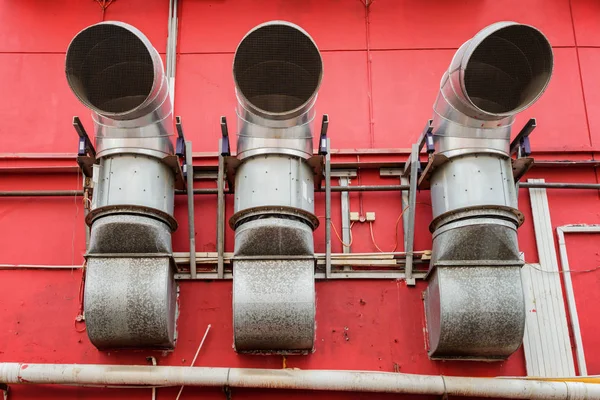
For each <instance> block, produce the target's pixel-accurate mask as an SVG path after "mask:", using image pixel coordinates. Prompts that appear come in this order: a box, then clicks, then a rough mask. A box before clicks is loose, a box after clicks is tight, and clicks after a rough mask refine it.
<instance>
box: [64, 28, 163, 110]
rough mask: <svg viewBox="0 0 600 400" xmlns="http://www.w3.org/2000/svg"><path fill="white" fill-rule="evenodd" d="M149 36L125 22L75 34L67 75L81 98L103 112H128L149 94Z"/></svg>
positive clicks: (151, 78)
mask: <svg viewBox="0 0 600 400" xmlns="http://www.w3.org/2000/svg"><path fill="white" fill-rule="evenodd" d="M147 43H148V40H147V39H146V38H145V37H144V36H143V35H142V34H141V33H139V31H137V29H135V28H133V27H130V26H129V25H126V24H121V23H118V24H115V23H100V24H97V25H92V26H90V27H88V28H86V29H84V30H83V31H81V32H80V33H78V34H77V36H75V38H74V39H73V40H72V41H71V44H70V45H69V48H68V50H67V61H66V75H67V81H68V82H69V86H70V87H71V90H73V92H74V93H75V95H76V96H77V97H78V98H79V100H80V101H81V102H82V103H83V104H84V105H86V106H87V107H89V108H91V109H92V110H94V111H96V112H98V113H99V114H103V115H121V114H125V113H128V112H130V111H132V110H134V109H136V108H138V107H139V106H141V105H142V104H143V103H144V101H145V100H146V99H147V98H148V96H149V95H150V93H151V92H152V88H153V85H154V78H155V76H154V75H155V72H154V61H153V58H152V54H151V53H150V51H152V50H153V49H152V48H149V47H148V46H149V44H147Z"/></svg>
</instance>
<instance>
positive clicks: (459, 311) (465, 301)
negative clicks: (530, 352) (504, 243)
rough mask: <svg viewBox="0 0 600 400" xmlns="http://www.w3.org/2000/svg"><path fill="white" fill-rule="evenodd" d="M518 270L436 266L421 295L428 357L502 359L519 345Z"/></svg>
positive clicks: (522, 305) (520, 292) (521, 301)
mask: <svg viewBox="0 0 600 400" xmlns="http://www.w3.org/2000/svg"><path fill="white" fill-rule="evenodd" d="M520 270H521V268H520V267H503V268H498V267H465V268H461V267H439V268H437V269H436V270H435V271H434V273H433V275H432V277H431V278H430V281H429V286H428V287H427V290H426V291H425V311H426V316H427V330H428V334H429V356H430V357H431V358H434V359H435V358H444V359H446V358H463V359H486V360H494V359H499V360H502V359H506V358H507V357H508V356H509V355H511V354H512V353H513V352H514V351H516V350H517V349H518V348H519V346H520V345H521V343H522V341H523V333H524V329H525V300H524V297H523V286H522V283H521V274H520Z"/></svg>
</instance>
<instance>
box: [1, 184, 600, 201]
mask: <svg viewBox="0 0 600 400" xmlns="http://www.w3.org/2000/svg"><path fill="white" fill-rule="evenodd" d="M519 187H521V188H527V189H591V190H600V184H598V183H552V182H541V183H532V182H522V183H520V185H519ZM408 189H410V187H409V185H371V186H365V185H362V186H332V187H331V191H332V192H386V191H390V192H391V191H400V190H408ZM319 191H320V192H321V191H325V189H321V190H319ZM185 193H186V192H185V190H176V191H175V194H185ZM194 194H217V189H216V188H215V189H212V188H207V189H204V188H202V189H194ZM226 194H228V193H226ZM60 196H65V197H68V196H83V191H80V190H12V191H0V197H60Z"/></svg>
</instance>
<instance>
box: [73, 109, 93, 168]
mask: <svg viewBox="0 0 600 400" xmlns="http://www.w3.org/2000/svg"><path fill="white" fill-rule="evenodd" d="M73 128H75V132H77V136H79V143H78V146H77V164H78V165H79V168H81V170H82V171H83V173H84V175H85V176H87V177H91V176H92V165H94V164H95V163H96V149H95V148H94V145H93V144H92V141H91V139H90V137H89V136H88V134H87V132H86V130H85V128H84V127H83V124H82V123H81V120H80V119H79V117H77V116H74V117H73Z"/></svg>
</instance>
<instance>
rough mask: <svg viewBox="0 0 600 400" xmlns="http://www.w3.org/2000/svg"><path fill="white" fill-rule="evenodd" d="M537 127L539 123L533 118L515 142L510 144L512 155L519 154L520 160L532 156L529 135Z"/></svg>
mask: <svg viewBox="0 0 600 400" xmlns="http://www.w3.org/2000/svg"><path fill="white" fill-rule="evenodd" d="M536 127H537V121H536V119H535V118H531V119H530V120H529V121H527V123H526V124H525V126H523V128H522V129H521V131H520V132H519V133H518V134H517V136H516V137H515V140H513V141H512V143H511V144H510V155H511V156H512V155H513V154H517V155H518V158H520V157H522V156H526V157H527V156H529V155H530V154H531V144H530V142H529V135H530V134H531V132H533V130H534V129H535V128H536Z"/></svg>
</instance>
